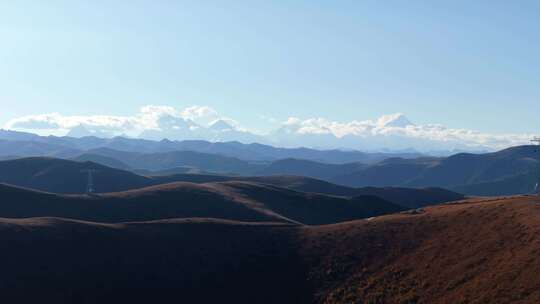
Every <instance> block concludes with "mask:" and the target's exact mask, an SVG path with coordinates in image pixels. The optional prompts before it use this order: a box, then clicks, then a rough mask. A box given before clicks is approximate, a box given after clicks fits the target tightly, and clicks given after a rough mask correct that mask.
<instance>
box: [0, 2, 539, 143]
mask: <svg viewBox="0 0 540 304" xmlns="http://www.w3.org/2000/svg"><path fill="white" fill-rule="evenodd" d="M539 37H540V1H494V0H490V1H314V0H312V1H155V0H154V1H134V0H129V1H120V0H115V1H75V0H71V1H41V0H40V1H24V0H20V1H19V0H18V1H2V2H0V106H1V109H2V110H1V111H0V125H3V124H4V123H5V122H6V121H7V120H9V119H11V118H15V117H17V116H22V115H29V114H41V113H50V112H60V113H62V114H64V115H74V114H85V115H90V114H111V115H131V114H134V113H135V112H137V111H138V108H139V107H140V106H143V105H147V104H160V105H171V106H175V107H177V108H183V107H187V106H190V105H194V104H198V105H207V106H211V107H213V108H215V109H216V110H218V111H219V112H220V113H221V114H223V115H225V116H229V117H233V118H235V119H237V120H239V121H241V122H242V124H244V125H246V126H249V127H251V128H256V129H263V130H264V129H265V128H268V123H267V122H264V121H262V120H261V119H260V116H261V115H265V116H268V117H274V118H276V119H279V120H285V119H286V118H287V117H289V116H296V117H300V118H310V117H325V118H327V119H330V120H334V121H350V120H353V119H358V120H363V119H371V118H376V117H378V116H380V115H382V114H388V113H395V112H402V113H405V114H406V115H407V116H408V117H409V118H410V119H411V120H412V121H414V122H415V123H419V124H425V123H441V124H444V125H447V126H449V127H456V128H468V129H475V130H480V131H484V132H513V133H520V132H523V133H525V132H529V133H531V132H533V133H537V132H538V130H540V119H538V115H539V113H540V39H539Z"/></svg>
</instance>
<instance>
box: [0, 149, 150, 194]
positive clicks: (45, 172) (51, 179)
mask: <svg viewBox="0 0 540 304" xmlns="http://www.w3.org/2000/svg"><path fill="white" fill-rule="evenodd" d="M86 169H94V170H96V172H95V173H93V177H94V188H95V191H96V192H115V191H123V190H128V189H133V188H141V187H145V186H148V185H149V182H150V180H149V179H148V178H146V177H143V176H139V175H136V174H133V173H131V172H127V171H123V170H118V169H113V168H109V167H106V166H103V165H99V164H96V163H92V162H75V161H69V160H63V159H53V158H44V157H33V158H21V159H15V160H8V161H0V182H1V183H8V184H12V185H17V186H21V187H28V188H32V189H37V190H43V191H48V192H55V193H73V194H76V193H85V192H86V187H87V182H88V174H87V173H85V171H84V170H86Z"/></svg>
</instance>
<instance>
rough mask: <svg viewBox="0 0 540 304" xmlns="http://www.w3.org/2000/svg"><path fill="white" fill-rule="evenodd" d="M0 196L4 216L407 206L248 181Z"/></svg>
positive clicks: (266, 214)
mask: <svg viewBox="0 0 540 304" xmlns="http://www.w3.org/2000/svg"><path fill="white" fill-rule="evenodd" d="M0 197H2V203H1V204H0V217H7V218H25V217H43V216H53V217H64V218H71V219H79V220H87V221H96V222H126V221H148V220H160V219H169V218H191V217H212V218H220V219H228V220H236V221H248V222H264V221H273V222H283V223H291V224H299V225H318V224H328V223H337V222H342V221H347V220H352V219H360V218H367V217H372V216H377V215H382V214H389V213H394V212H398V211H401V210H403V208H402V207H400V206H398V205H396V204H393V203H391V202H388V201H385V200H383V199H380V198H378V197H374V196H358V197H354V198H342V197H334V196H328V195H322V194H313V193H303V192H297V191H293V190H289V189H284V188H279V187H275V186H270V185H265V184H257V183H249V182H225V183H206V184H192V183H172V184H165V185H159V186H153V187H148V188H142V189H137V190H131V191H127V192H117V193H108V194H95V195H91V196H88V195H55V194H50V193H43V192H36V191H32V190H27V189H22V188H16V187H12V186H7V185H0Z"/></svg>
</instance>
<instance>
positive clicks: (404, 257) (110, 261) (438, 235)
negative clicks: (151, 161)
mask: <svg viewBox="0 0 540 304" xmlns="http://www.w3.org/2000/svg"><path fill="white" fill-rule="evenodd" d="M539 233H540V198H538V197H516V198H509V199H493V200H477V201H469V202H463V203H457V204H450V205H441V206H436V207H429V208H426V209H424V211H423V212H421V213H418V212H416V213H414V214H413V213H411V214H398V215H389V216H383V217H379V218H375V219H370V220H360V221H353V222H346V223H340V224H335V225H328V226H312V227H305V226H297V225H290V224H283V223H269V222H259V223H244V222H235V221H225V220H216V219H182V220H162V221H154V222H137V223H136V222H133V223H123V224H99V223H91V222H81V221H74V220H66V219H55V218H33V219H0V237H1V238H2V241H3V242H4V244H5V245H6V246H4V247H3V250H1V251H0V267H1V268H2V272H0V292H1V294H2V298H3V299H4V300H5V301H8V302H18V303H21V302H32V301H34V302H35V301H40V300H42V299H43V298H46V299H47V300H48V301H54V302H56V303H69V302H79V303H98V302H99V303H148V302H167V301H169V300H170V299H178V301H181V302H190V303H353V302H357V303H531V304H533V303H539V302H540V279H539V278H538V275H537V274H538V273H539V272H540V260H539V259H537V256H538V252H540V239H539V238H538V235H539Z"/></svg>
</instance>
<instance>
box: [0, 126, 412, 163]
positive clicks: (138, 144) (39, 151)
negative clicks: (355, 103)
mask: <svg viewBox="0 0 540 304" xmlns="http://www.w3.org/2000/svg"><path fill="white" fill-rule="evenodd" d="M224 123H225V124H226V122H224ZM219 125H221V127H224V125H223V124H221V123H219ZM219 125H218V126H219ZM227 125H228V124H227ZM187 127H189V126H187ZM225 133H226V132H225ZM0 140H5V141H11V142H13V141H17V142H21V141H24V142H31V143H40V144H42V145H44V144H49V145H53V147H49V148H47V149H45V148H43V147H42V148H39V147H38V148H35V149H33V150H29V151H23V152H25V153H26V154H17V153H15V154H13V153H11V154H9V155H19V156H53V155H52V152H58V150H59V149H60V150H61V149H64V150H66V151H65V152H64V153H63V155H65V157H68V158H70V157H75V156H77V153H81V152H82V151H87V150H92V149H98V148H108V149H114V150H119V151H127V152H137V153H163V152H172V151H193V152H201V153H208V154H219V155H222V156H228V157H234V158H240V159H244V160H249V161H274V160H278V159H285V158H298V159H307V160H314V161H319V162H326V163H349V162H363V163H375V162H378V161H380V160H383V159H386V158H388V157H404V158H414V157H418V156H420V154H419V153H415V152H403V153H402V152H396V153H392V152H387V153H364V152H360V151H352V150H349V151H343V150H317V149H308V148H278V147H273V146H269V145H263V144H258V143H252V144H243V143H240V142H238V141H228V142H209V141H204V140H183V141H171V140H167V139H164V140H160V141H155V140H146V139H137V138H125V137H114V138H98V137H95V136H86V137H81V138H76V137H68V136H64V137H56V136H38V135H35V134H31V133H24V132H15V131H6V130H0ZM26 144H28V143H26ZM5 145H6V148H5V151H8V148H9V149H11V150H13V149H15V148H16V147H17V144H15V143H12V144H11V145H9V144H5ZM5 151H4V149H0V155H6V154H5ZM51 151H52V152H51ZM77 151H78V152H77Z"/></svg>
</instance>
